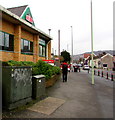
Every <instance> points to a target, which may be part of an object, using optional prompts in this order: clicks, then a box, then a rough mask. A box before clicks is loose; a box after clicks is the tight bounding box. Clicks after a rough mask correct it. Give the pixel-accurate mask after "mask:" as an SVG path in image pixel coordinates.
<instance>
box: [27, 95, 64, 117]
mask: <svg viewBox="0 0 115 120" xmlns="http://www.w3.org/2000/svg"><path fill="white" fill-rule="evenodd" d="M64 103H65V100H62V99H59V98H54V97H47V98H46V99H44V100H42V101H40V102H38V103H36V104H34V105H33V106H31V107H29V108H28V110H31V111H35V112H40V113H43V114H46V115H50V114H52V113H53V112H54V111H55V110H56V109H57V108H58V107H60V106H61V105H62V104H64Z"/></svg>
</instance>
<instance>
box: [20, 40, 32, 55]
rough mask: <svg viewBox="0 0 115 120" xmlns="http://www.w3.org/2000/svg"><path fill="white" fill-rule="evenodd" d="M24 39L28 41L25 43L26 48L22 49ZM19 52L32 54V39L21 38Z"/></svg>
mask: <svg viewBox="0 0 115 120" xmlns="http://www.w3.org/2000/svg"><path fill="white" fill-rule="evenodd" d="M24 41H25V42H28V43H27V44H28V47H27V49H24ZM31 43H32V47H31ZM25 47H26V46H25ZM31 48H32V50H31ZM21 54H26V55H33V42H32V41H29V40H26V39H24V38H21Z"/></svg>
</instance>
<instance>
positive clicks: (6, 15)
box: [0, 5, 52, 40]
mask: <svg viewBox="0 0 115 120" xmlns="http://www.w3.org/2000/svg"><path fill="white" fill-rule="evenodd" d="M0 11H1V12H2V18H3V19H7V20H8V21H9V22H11V23H13V24H20V25H21V26H22V28H24V29H28V31H30V32H31V33H34V34H39V35H40V36H41V37H45V39H47V40H52V38H51V36H49V35H48V34H46V33H44V32H43V31H41V30H40V29H38V28H36V27H35V26H33V25H32V24H30V23H29V22H27V21H25V20H23V19H22V18H20V17H19V16H17V15H15V14H14V13H12V12H10V11H9V10H7V9H6V8H4V7H2V6H1V5H0Z"/></svg>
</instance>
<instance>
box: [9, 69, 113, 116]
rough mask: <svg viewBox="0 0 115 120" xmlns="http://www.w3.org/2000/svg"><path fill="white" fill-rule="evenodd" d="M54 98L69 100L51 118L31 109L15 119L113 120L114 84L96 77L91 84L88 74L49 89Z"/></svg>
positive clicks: (74, 74) (72, 76)
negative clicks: (97, 119)
mask: <svg viewBox="0 0 115 120" xmlns="http://www.w3.org/2000/svg"><path fill="white" fill-rule="evenodd" d="M47 94H48V96H50V97H54V98H59V99H63V100H65V103H64V104H63V105H61V106H60V107H59V108H58V109H57V110H56V111H54V112H53V113H52V114H50V115H46V114H42V113H38V112H33V111H30V110H28V109H25V110H22V111H16V112H15V113H12V114H11V115H9V116H7V117H11V118H113V81H110V80H107V79H105V78H101V77H99V76H95V85H92V84H91V74H88V73H87V71H83V70H81V72H70V73H68V81H67V82H62V79H60V80H59V81H57V82H56V83H55V85H54V86H53V87H50V88H48V89H47Z"/></svg>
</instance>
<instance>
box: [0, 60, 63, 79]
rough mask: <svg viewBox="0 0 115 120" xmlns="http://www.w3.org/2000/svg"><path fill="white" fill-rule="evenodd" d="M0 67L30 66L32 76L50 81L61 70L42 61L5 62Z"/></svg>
mask: <svg viewBox="0 0 115 120" xmlns="http://www.w3.org/2000/svg"><path fill="white" fill-rule="evenodd" d="M2 66H32V68H33V69H32V75H41V74H43V75H45V77H46V80H47V79H50V78H51V77H52V76H53V75H55V74H60V72H61V70H60V68H59V67H57V66H52V65H50V64H48V63H46V62H44V61H42V60H38V62H37V63H34V62H29V61H13V60H10V61H7V62H2Z"/></svg>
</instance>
